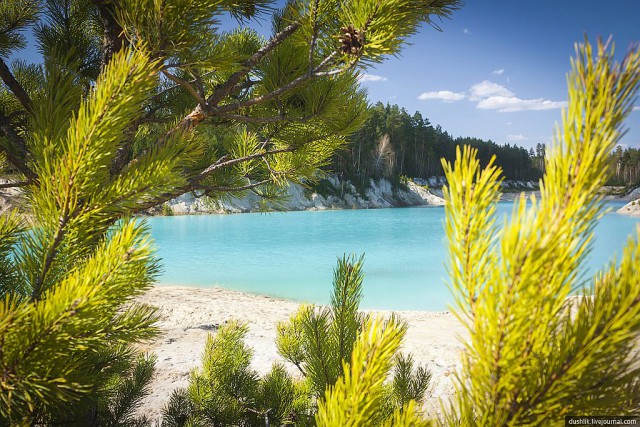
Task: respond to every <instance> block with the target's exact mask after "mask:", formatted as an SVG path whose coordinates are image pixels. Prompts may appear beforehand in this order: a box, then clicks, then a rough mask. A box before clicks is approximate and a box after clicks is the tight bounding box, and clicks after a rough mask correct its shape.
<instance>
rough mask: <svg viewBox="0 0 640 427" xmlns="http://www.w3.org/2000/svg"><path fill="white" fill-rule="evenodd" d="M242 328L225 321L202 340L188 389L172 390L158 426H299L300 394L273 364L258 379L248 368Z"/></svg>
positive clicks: (301, 415)
mask: <svg viewBox="0 0 640 427" xmlns="http://www.w3.org/2000/svg"><path fill="white" fill-rule="evenodd" d="M247 331H248V329H247V326H246V325H244V324H240V323H237V322H229V323H227V324H225V325H224V326H222V327H221V328H220V330H219V331H218V332H217V334H216V335H215V336H213V335H210V336H209V338H208V340H207V345H206V347H205V351H204V355H203V358H202V368H201V369H199V370H196V371H194V372H193V373H192V374H191V378H190V380H189V387H188V388H187V389H183V390H177V391H175V392H174V394H173V395H172V397H171V400H170V401H169V403H168V405H167V406H166V407H165V408H164V410H163V421H162V422H163V425H166V426H188V425H216V426H217V425H256V426H258V425H263V424H264V422H265V421H264V420H269V422H270V423H273V424H274V425H283V424H287V423H290V422H292V421H293V419H292V416H293V415H294V414H296V421H301V420H302V419H303V418H304V416H305V411H306V410H307V407H306V406H305V405H307V404H308V403H307V398H306V389H305V387H304V385H302V384H300V382H299V381H297V380H294V379H293V378H292V377H291V376H290V375H289V374H288V373H287V371H286V369H285V368H284V367H283V366H282V365H279V364H274V365H273V367H272V368H271V371H270V372H269V373H268V374H267V375H265V376H264V377H262V378H259V377H258V375H257V373H256V372H255V371H253V370H252V369H251V367H250V362H251V357H252V355H253V351H252V350H251V349H250V348H248V347H247V346H246V345H245V344H244V337H245V335H246V333H247Z"/></svg>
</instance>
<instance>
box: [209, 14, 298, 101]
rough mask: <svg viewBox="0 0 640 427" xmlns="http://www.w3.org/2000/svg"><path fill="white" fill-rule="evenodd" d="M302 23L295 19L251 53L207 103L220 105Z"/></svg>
mask: <svg viewBox="0 0 640 427" xmlns="http://www.w3.org/2000/svg"><path fill="white" fill-rule="evenodd" d="M300 24H301V23H300V21H295V22H293V23H292V24H290V25H288V26H287V27H286V28H285V29H284V30H282V31H280V32H279V33H278V34H276V35H275V36H273V38H272V39H271V40H269V42H268V43H267V44H266V45H264V46H262V47H261V48H260V49H259V50H258V51H257V52H256V53H254V54H253V55H251V57H250V58H249V59H247V60H246V61H244V63H243V64H242V68H241V69H240V70H238V71H236V72H235V73H233V74H232V75H231V76H230V77H229V78H228V79H227V81H226V82H224V83H223V84H221V85H220V86H218V88H217V89H216V90H215V91H214V92H213V93H212V94H211V96H209V98H208V99H207V103H208V104H209V105H212V106H215V105H218V104H219V103H220V101H222V100H223V99H224V98H225V97H226V96H228V95H229V94H230V93H232V92H233V90H234V88H235V87H236V85H237V84H238V83H240V81H242V79H243V78H244V77H245V76H246V75H247V74H249V73H250V72H251V69H252V68H253V67H255V66H256V65H258V63H260V61H262V59H263V58H264V57H265V56H267V55H268V54H269V53H271V52H272V51H273V50H274V49H275V48H276V47H278V46H279V45H280V44H281V43H282V42H283V41H285V40H286V39H287V37H289V36H290V35H291V34H293V33H294V32H295V31H296V30H297V29H298V28H299V27H300Z"/></svg>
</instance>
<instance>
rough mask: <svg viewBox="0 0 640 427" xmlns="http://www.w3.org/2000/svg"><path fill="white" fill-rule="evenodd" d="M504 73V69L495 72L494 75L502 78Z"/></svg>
mask: <svg viewBox="0 0 640 427" xmlns="http://www.w3.org/2000/svg"><path fill="white" fill-rule="evenodd" d="M502 73H504V68H500V69H499V70H493V73H492V74H495V75H496V76H501V75H502Z"/></svg>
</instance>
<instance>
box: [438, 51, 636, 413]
mask: <svg viewBox="0 0 640 427" xmlns="http://www.w3.org/2000/svg"><path fill="white" fill-rule="evenodd" d="M568 81H569V106H568V108H567V110H566V111H565V112H564V116H563V130H562V131H561V130H558V132H557V136H556V139H555V143H554V145H553V146H552V147H551V150H550V152H549V153H548V156H547V160H546V165H545V169H546V174H545V177H544V180H543V182H544V184H543V185H542V187H541V198H540V200H536V199H535V198H532V199H531V200H530V203H531V206H530V207H528V206H527V200H526V199H525V198H521V199H520V200H519V201H518V202H517V203H516V204H515V206H514V211H513V215H512V217H511V219H510V220H509V221H507V222H506V224H505V226H504V228H503V229H498V228H497V227H496V223H495V202H496V200H497V197H498V193H497V187H498V184H499V180H498V178H497V177H498V174H499V170H498V169H497V168H496V167H494V166H491V165H490V166H489V167H488V168H485V169H484V170H481V169H480V167H479V163H478V161H477V160H475V158H474V157H475V152H474V151H473V150H470V149H465V150H464V151H463V152H461V153H460V152H459V153H458V158H457V160H456V163H455V165H454V166H453V167H452V166H451V165H450V164H448V163H445V169H446V170H447V178H448V179H449V183H450V186H449V188H448V189H447V191H446V192H445V197H446V200H447V207H446V210H447V219H446V230H447V238H448V244H449V250H450V254H451V261H450V272H451V282H450V286H451V288H452V289H453V290H454V293H455V296H456V303H457V314H458V315H459V317H460V319H461V320H462V321H463V323H464V325H465V326H466V327H467V328H468V329H469V332H470V336H471V341H470V343H469V344H468V350H467V352H466V353H465V356H464V358H463V368H462V370H461V372H460V373H459V376H458V377H457V381H456V382H457V388H458V394H457V395H456V397H455V401H454V402H453V403H452V406H451V408H450V410H449V411H448V412H447V414H446V417H445V418H444V420H443V423H444V424H447V425H559V424H562V422H563V416H564V415H566V414H584V413H598V414H603V415H604V414H620V413H628V414H637V413H638V412H637V408H638V399H639V398H640V395H638V394H637V393H636V392H633V391H632V392H631V393H630V390H633V386H632V385H633V384H634V381H635V380H634V379H635V378H637V376H638V374H639V373H640V371H639V370H638V369H639V368H638V366H637V365H634V364H633V363H632V360H633V358H634V357H633V354H634V350H633V346H634V343H635V337H637V334H638V332H639V331H640V321H639V317H638V315H639V314H640V313H639V311H640V304H639V302H640V295H639V292H640V283H639V282H638V280H639V279H638V275H637V272H636V271H635V267H633V266H637V265H638V262H639V259H638V254H639V251H640V248H639V247H638V241H637V237H636V239H634V240H630V241H629V243H628V244H627V247H626V248H625V250H624V253H623V255H622V258H621V259H620V260H619V262H612V264H611V265H610V266H609V267H607V268H606V269H605V270H604V271H603V272H601V273H599V274H598V275H596V277H595V278H594V279H593V280H592V281H590V283H589V285H587V286H585V282H584V281H583V277H584V276H583V271H584V259H585V256H586V255H587V254H588V252H589V249H590V247H591V242H592V238H593V233H592V231H593V227H594V225H595V223H596V220H597V219H598V218H599V217H600V215H601V208H602V202H601V200H602V199H601V197H599V196H598V197H594V195H595V194H597V190H598V189H599V188H600V186H601V185H603V183H604V181H605V180H606V178H607V170H608V169H607V156H608V153H609V152H610V151H611V150H612V148H613V147H614V146H615V145H616V143H617V142H618V140H619V138H620V135H621V134H622V131H621V126H622V120H623V119H624V118H625V117H626V116H627V114H628V113H629V112H630V111H631V108H632V105H633V100H634V98H635V96H636V94H637V92H638V88H639V85H640V51H639V50H638V49H634V50H632V51H630V52H629V53H628V54H627V56H626V57H625V59H624V61H623V62H622V63H621V64H614V61H613V54H612V52H610V51H607V50H606V48H605V46H603V45H602V44H601V43H599V44H598V46H597V53H596V56H595V58H594V56H593V52H592V47H591V45H590V44H588V43H586V44H584V45H581V46H580V47H578V48H577V58H576V59H575V60H574V61H573V71H572V73H571V74H570V76H569V79H568ZM573 292H580V293H584V294H585V296H579V297H575V299H573V300H572V302H567V298H568V297H569V295H570V294H571V293H573ZM587 295H591V296H587ZM570 301H571V300H570ZM531 319H535V322H532V321H531ZM630 402H634V403H633V404H630Z"/></svg>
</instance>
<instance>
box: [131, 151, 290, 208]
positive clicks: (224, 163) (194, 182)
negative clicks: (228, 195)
mask: <svg viewBox="0 0 640 427" xmlns="http://www.w3.org/2000/svg"><path fill="white" fill-rule="evenodd" d="M295 150H296V148H295V147H287V148H279V149H274V150H267V151H263V152H260V153H254V154H250V155H248V156H245V157H239V158H235V159H230V160H227V159H228V156H223V157H221V158H220V159H218V161H217V162H215V163H214V164H212V165H211V166H209V167H208V168H206V169H205V170H203V171H202V172H200V173H199V174H198V175H196V176H195V177H193V178H191V179H190V180H189V183H188V184H187V185H184V186H182V187H179V188H175V189H173V190H172V191H170V192H167V193H164V194H161V195H160V196H158V197H156V198H154V199H152V200H149V201H147V202H143V203H140V204H139V205H138V206H137V207H136V208H135V209H134V212H141V211H145V210H147V209H149V208H152V207H154V206H157V205H159V204H160V203H164V202H166V201H168V200H171V199H174V198H176V197H178V196H181V195H183V194H184V193H188V192H189V191H196V190H203V189H204V190H207V189H213V188H214V186H209V187H207V186H205V185H202V184H200V182H201V181H202V180H203V179H205V178H206V177H207V176H209V175H211V174H212V173H213V172H215V171H216V170H219V169H222V168H226V167H230V166H233V165H236V164H239V163H243V162H247V161H249V160H254V159H258V158H260V157H265V156H268V155H271V154H278V153H290V152H293V151H295ZM269 180H271V178H269ZM256 186H257V185H256ZM220 188H228V190H227V191H234V190H232V188H240V187H224V186H220ZM246 189H247V190H249V189H251V188H246ZM220 191H224V190H220ZM240 191H241V190H240Z"/></svg>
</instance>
